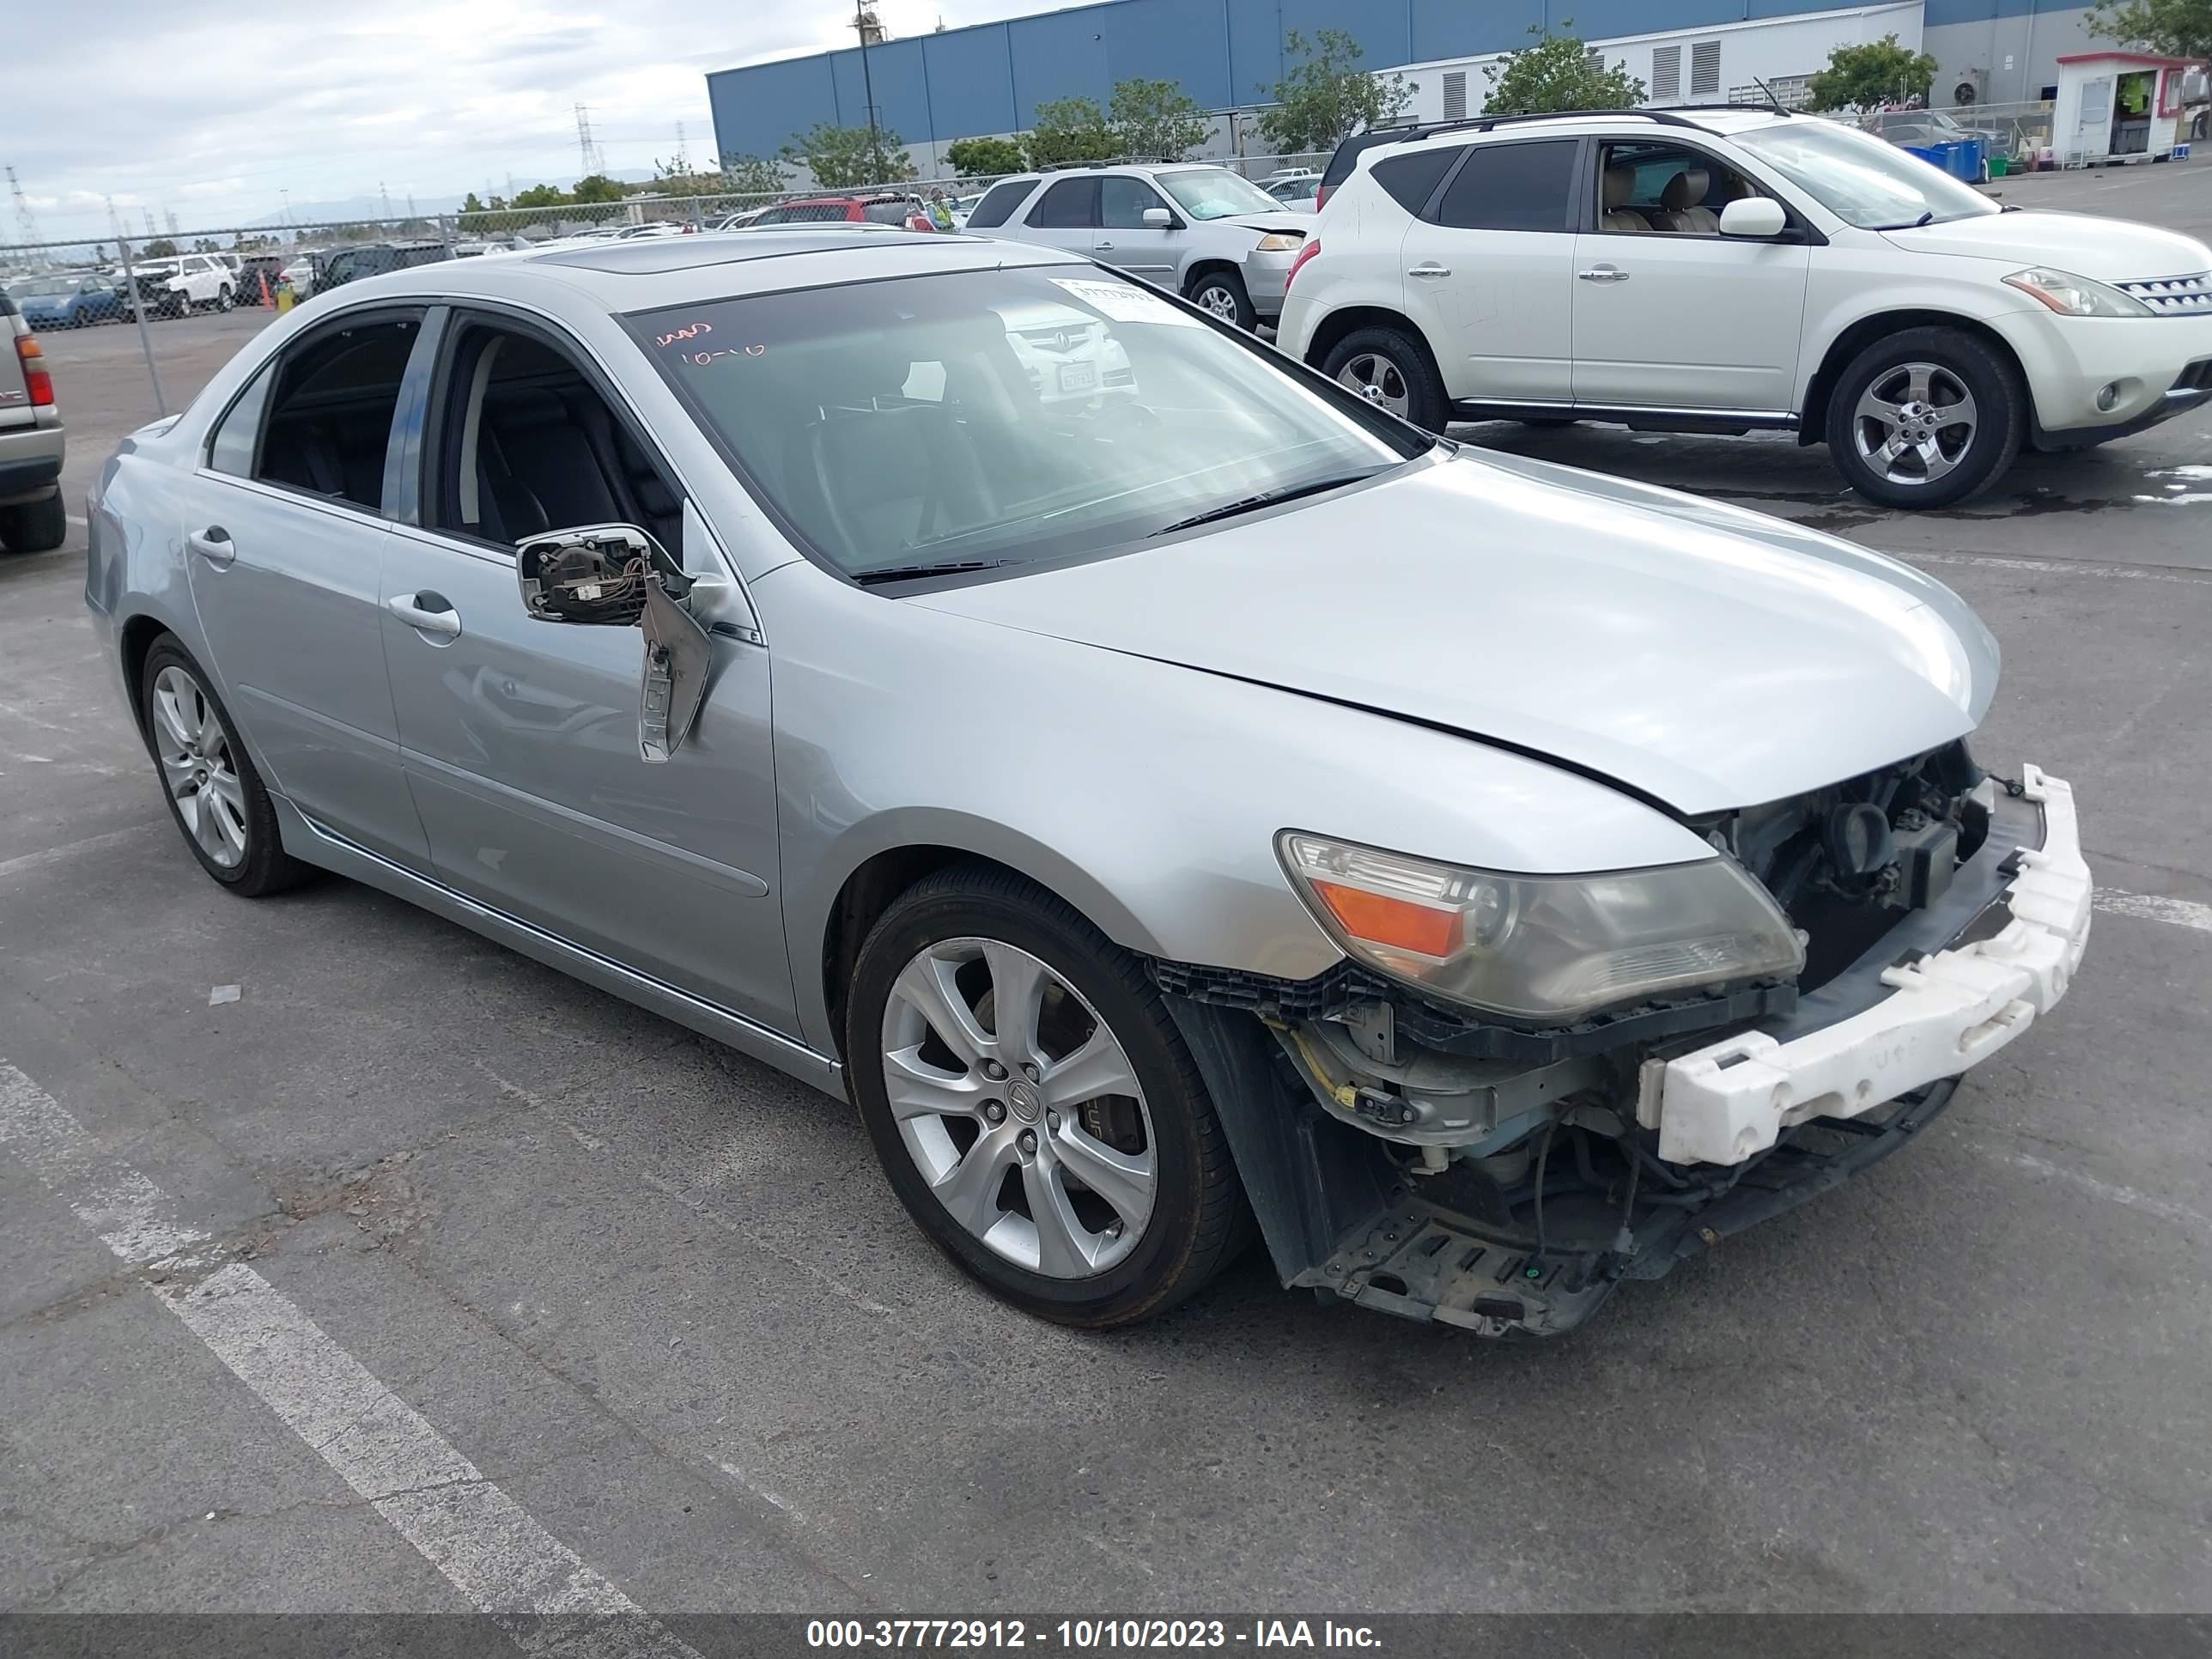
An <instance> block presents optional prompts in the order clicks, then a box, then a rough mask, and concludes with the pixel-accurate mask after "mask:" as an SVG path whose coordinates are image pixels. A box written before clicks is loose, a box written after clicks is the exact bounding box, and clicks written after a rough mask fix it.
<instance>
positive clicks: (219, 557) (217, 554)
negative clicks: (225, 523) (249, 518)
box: [185, 524, 238, 564]
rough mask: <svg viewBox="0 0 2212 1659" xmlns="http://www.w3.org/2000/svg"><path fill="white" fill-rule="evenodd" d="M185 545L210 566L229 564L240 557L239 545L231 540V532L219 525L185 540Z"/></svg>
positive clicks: (213, 525) (211, 526) (212, 525)
mask: <svg viewBox="0 0 2212 1659" xmlns="http://www.w3.org/2000/svg"><path fill="white" fill-rule="evenodd" d="M185 546H186V547H189V548H191V550H192V551H193V552H195V553H197V554H198V555H199V556H200V557H202V558H204V559H205V560H206V561H207V562H209V563H210V564H228V563H229V562H231V561H232V560H234V559H235V558H236V557H237V556H238V544H237V543H236V542H234V541H233V540H231V538H230V532H228V530H225V529H224V528H223V527H222V526H221V525H219V524H211V525H210V526H208V527H207V528H206V529H205V530H203V531H200V532H197V533H196V534H193V535H190V536H187V537H185Z"/></svg>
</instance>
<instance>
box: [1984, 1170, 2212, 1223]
mask: <svg viewBox="0 0 2212 1659" xmlns="http://www.w3.org/2000/svg"><path fill="white" fill-rule="evenodd" d="M1997 1156H1998V1157H1999V1158H2002V1159H2003V1160H2004V1161H2005V1162H2006V1163H2008V1164H2017V1165H2018V1166H2019V1167H2020V1168H2021V1169H2023V1170H2033V1171H2034V1172H2035V1173H2036V1174H2038V1175H2040V1176H2051V1178H2052V1179H2053V1180H2055V1181H2063V1182H2066V1183H2067V1184H2068V1185H2069V1186H2073V1187H2078V1188H2081V1190H2082V1191H2083V1192H2085V1193H2087V1194H2089V1195H2090V1196H2091V1197H2092V1198H2101V1199H2103V1200H2105V1201H2106V1202H2107V1203H2109V1204H2122V1205H2125V1206H2127V1207H2128V1208H2129V1209H2130V1210H2140V1211H2142V1213H2143V1214H2145V1215H2154V1216H2156V1217H2157V1218H2159V1219H2160V1221H2170V1222H2172V1224H2173V1225H2175V1226H2177V1227H2187V1228H2189V1229H2190V1230H2191V1231H2194V1232H2196V1233H2198V1234H2200V1235H2202V1236H2203V1237H2212V1216H2207V1215H2203V1214H2200V1213H2198V1212H2197V1211H2195V1210H2192V1209H2191V1208H2190V1207H2189V1206H2187V1205H2185V1204H2174V1203H2171V1202H2169V1201H2168V1200H2165V1199H2163V1198H2153V1197H2152V1196H2151V1195H2150V1194H2148V1193H2139V1192H2137V1191H2136V1189H2135V1188H2132V1187H2123V1186H2121V1185H2119V1184H2118V1182H2112V1181H2100V1180H2099V1179H2098V1178H2097V1177H2096V1176H2093V1175H2084V1174H2083V1173H2082V1172H2081V1170H2069V1169H2068V1168H2067V1167H2066V1166H2065V1165H2064V1164H2053V1163H2051V1161H2050V1160H2049V1159H2047V1158H2034V1157H2031V1156H2030V1155H2029V1154H2027V1153H2026V1152H1999V1153H1997Z"/></svg>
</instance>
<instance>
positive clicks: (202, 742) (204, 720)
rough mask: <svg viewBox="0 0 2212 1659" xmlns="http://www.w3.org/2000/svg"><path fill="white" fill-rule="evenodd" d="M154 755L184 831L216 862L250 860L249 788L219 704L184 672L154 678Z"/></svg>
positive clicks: (231, 864)
mask: <svg viewBox="0 0 2212 1659" xmlns="http://www.w3.org/2000/svg"><path fill="white" fill-rule="evenodd" d="M154 751H155V756H156V757H158V758H159V760H160V761H161V781H162V782H164V783H165V784H167V786H168V789H169V793H170V796H171V797H172V798H173V799H174V800H175V801H176V804H177V816H178V817H179V818H180V819H182V820H183V822H184V826H185V834H186V835H188V836H191V838H192V840H193V841H194V842H196V843H197V845H198V847H199V849H200V850H201V851H202V852H203V853H204V854H207V855H208V857H209V859H210V860H212V861H213V862H214V863H216V865H218V866H221V867H222V868H223V869H225V870H234V869H236V868H237V867H238V866H240V864H242V863H243V862H245V860H246V787H245V785H244V784H243V783H241V782H240V780H239V775H238V763H237V760H236V757H234V756H233V754H232V753H231V748H230V736H229V734H228V732H225V731H224V730H223V727H222V717H221V716H220V715H218V714H216V712H215V702H214V700H213V699H212V698H210V696H208V694H207V692H206V691H205V690H204V689H203V688H202V687H201V685H200V684H199V682H198V681H197V680H195V679H194V678H192V677H191V675H190V674H188V673H186V672H185V671H184V670H183V669H181V668H178V667H174V666H172V667H168V668H164V669H163V670H162V671H161V672H160V673H159V674H157V675H155V677H154Z"/></svg>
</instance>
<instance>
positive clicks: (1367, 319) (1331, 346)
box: [1306, 306, 1443, 385]
mask: <svg viewBox="0 0 2212 1659" xmlns="http://www.w3.org/2000/svg"><path fill="white" fill-rule="evenodd" d="M1363 328H1395V329H1396V330H1397V331H1399V332H1400V333H1401V334H1403V335H1405V336H1406V337H1407V338H1408V339H1410V340H1412V341H1413V343H1414V344H1416V345H1418V346H1419V347H1420V349H1421V352H1422V355H1423V356H1425V357H1427V358H1428V360H1429V367H1430V368H1432V369H1435V368H1437V367H1438V365H1437V354H1436V353H1435V351H1434V350H1432V349H1431V348H1430V345H1429V341H1428V337H1427V336H1426V335H1425V334H1423V333H1422V332H1421V330H1420V325H1419V324H1418V323H1416V322H1414V320H1413V319H1412V318H1410V317H1408V316H1407V315H1406V313H1404V312H1402V311H1395V310H1393V309H1391V307H1389V306H1342V307H1339V308H1337V309H1336V310H1334V311H1332V312H1330V313H1328V316H1326V317H1324V318H1322V319H1321V321H1320V322H1319V323H1317V324H1316V325H1314V331H1313V337H1312V338H1311V339H1310V340H1309V341H1307V343H1306V366H1307V367H1308V368H1314V369H1318V368H1321V366H1322V364H1323V363H1326V362H1328V354H1329V353H1330V352H1332V351H1334V350H1335V349H1337V347H1338V346H1340V345H1341V344H1343V343H1344V342H1345V341H1346V339H1348V338H1349V337H1351V336H1352V335H1354V334H1357V333H1358V331H1360V330H1361V329H1363ZM1437 383H1438V384H1439V385H1441V384H1443V376H1442V374H1441V372H1439V374H1438V376H1437Z"/></svg>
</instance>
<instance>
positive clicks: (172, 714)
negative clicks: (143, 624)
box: [138, 635, 307, 898]
mask: <svg viewBox="0 0 2212 1659" xmlns="http://www.w3.org/2000/svg"><path fill="white" fill-rule="evenodd" d="M138 708H139V714H140V716H141V723H142V724H143V727H144V729H145V732H146V747H147V749H148V750H149V752H150V753H151V754H152V756H153V757H154V764H155V769H156V770H157V771H158V772H159V774H160V775H161V793H162V795H163V796H164V797H165V798H166V799H167V801H168V803H169V816H170V817H171V818H173V820H175V823H176V825H177V829H178V832H179V834H180V835H182V836H184V838H185V846H186V847H188V848H191V853H192V856H193V857H194V858H196V859H197V860H199V861H200V867H201V868H202V869H204V870H205V871H206V872H208V874H210V876H213V877H214V878H216V881H218V882H220V883H221V884H222V885H223V886H225V887H227V888H228V889H229V890H231V891H232V892H234V893H236V894H238V895H239V896H240V897H243V898H265V897H267V896H269V895H270V894H271V893H281V892H283V890H285V889H286V888H287V887H290V886H293V885H295V884H297V883H298V882H299V881H300V879H301V878H302V877H303V876H305V875H306V874H307V866H306V865H303V864H301V862H300V861H299V860H296V859H295V858H293V857H292V856H291V855H290V854H288V853H286V852H285V850H284V842H283V838H282V836H280V835H279V834H278V833H277V829H276V806H275V805H274V804H273V803H272V802H271V801H270V799H269V791H268V790H267V789H266V788H264V787H263V785H262V782H261V775H260V773H259V772H258V771H256V770H255V769H254V765H253V762H252V757H250V756H248V755H247V754H246V745H245V744H243V743H241V742H240V741H239V737H238V728H237V727H236V726H233V725H232V724H231V722H230V712H229V711H228V709H226V708H224V707H223V706H222V701H221V700H220V699H219V698H217V697H216V694H215V692H214V690H213V689H212V688H211V687H210V685H209V684H208V681H207V677H206V676H205V675H204V674H203V673H202V672H201V671H200V665H198V664H197V663H196V662H194V661H193V660H192V659H191V656H190V654H189V653H186V651H185V648H184V647H183V646H182V645H180V644H179V643H178V642H177V640H176V639H175V637H174V636H173V635H164V636H163V637H162V638H161V639H159V640H156V641H155V642H154V647H153V648H152V649H151V650H149V652H147V653H146V662H145V665H144V666H143V668H142V669H141V670H140V671H139V674H138Z"/></svg>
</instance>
